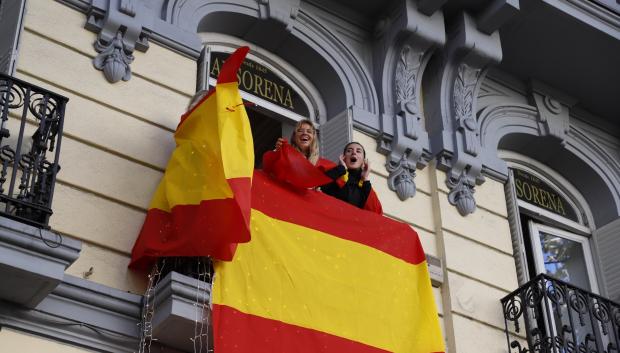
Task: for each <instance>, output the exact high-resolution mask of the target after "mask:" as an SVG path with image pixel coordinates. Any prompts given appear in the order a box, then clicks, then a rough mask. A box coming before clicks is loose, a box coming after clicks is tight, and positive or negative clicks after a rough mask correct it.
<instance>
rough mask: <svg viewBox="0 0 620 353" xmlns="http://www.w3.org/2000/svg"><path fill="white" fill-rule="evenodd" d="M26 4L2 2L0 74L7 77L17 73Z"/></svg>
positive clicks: (8, 0) (0, 16)
mask: <svg viewBox="0 0 620 353" xmlns="http://www.w3.org/2000/svg"><path fill="white" fill-rule="evenodd" d="M25 2H26V1H25V0H0V33H1V35H0V72H1V73H4V74H7V75H13V74H14V72H15V64H16V62H17V53H18V47H19V36H20V34H21V31H22V29H23V21H22V20H23V16H24V9H25Z"/></svg>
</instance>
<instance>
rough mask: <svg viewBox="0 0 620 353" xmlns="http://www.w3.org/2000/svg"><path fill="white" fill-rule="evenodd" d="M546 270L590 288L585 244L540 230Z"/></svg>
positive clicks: (560, 278) (576, 284) (579, 285)
mask: <svg viewBox="0 0 620 353" xmlns="http://www.w3.org/2000/svg"><path fill="white" fill-rule="evenodd" d="M539 234H540V245H541V247H542V252H543V259H544V263H545V272H546V273H547V274H548V275H550V276H553V277H555V278H557V279H559V280H562V281H565V282H569V283H571V284H573V285H575V286H578V287H581V288H583V289H586V290H590V289H591V288H590V281H589V280H588V270H587V268H586V261H585V258H584V253H583V246H582V245H581V244H580V243H579V242H576V241H573V240H569V239H566V238H562V237H559V236H557V235H553V234H549V233H545V232H540V233H539Z"/></svg>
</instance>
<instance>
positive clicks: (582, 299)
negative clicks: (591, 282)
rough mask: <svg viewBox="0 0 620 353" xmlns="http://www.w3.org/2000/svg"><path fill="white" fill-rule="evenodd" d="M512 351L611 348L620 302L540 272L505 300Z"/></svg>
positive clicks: (619, 331)
mask: <svg viewBox="0 0 620 353" xmlns="http://www.w3.org/2000/svg"><path fill="white" fill-rule="evenodd" d="M501 303H502V308H503V312H504V323H505V331H506V340H507V343H508V347H509V348H508V351H509V352H515V353H534V352H536V353H538V352H540V353H572V352H575V353H594V352H597V353H603V352H605V353H612V352H615V353H617V352H619V347H620V304H618V303H615V302H613V301H611V300H609V299H606V298H603V297H601V296H599V295H596V294H593V293H590V292H589V291H586V290H583V289H580V288H578V287H575V286H573V285H570V284H568V283H566V282H563V281H560V280H557V279H554V278H551V277H549V276H547V275H544V274H540V275H538V276H536V277H535V278H534V279H532V280H531V281H529V282H528V283H526V284H524V285H523V286H521V287H520V288H519V289H517V290H515V291H514V292H512V293H510V294H509V295H507V296H506V297H504V298H502V299H501Z"/></svg>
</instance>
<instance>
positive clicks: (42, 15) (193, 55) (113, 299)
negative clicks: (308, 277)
mask: <svg viewBox="0 0 620 353" xmlns="http://www.w3.org/2000/svg"><path fill="white" fill-rule="evenodd" d="M0 28H2V31H1V32H0V33H2V34H0V51H1V52H0V68H1V70H2V71H3V72H4V73H6V74H8V75H10V76H12V77H14V78H17V79H18V80H19V81H10V79H9V78H7V77H8V76H3V78H2V80H3V81H2V82H4V83H3V84H2V85H1V86H0V94H2V104H3V107H4V108H3V110H2V113H3V117H2V121H3V124H2V129H7V131H10V132H11V134H10V136H6V135H4V134H3V133H0V134H1V135H2V138H3V140H0V141H2V142H1V143H2V145H3V146H4V145H7V146H9V147H11V146H12V147H11V148H12V149H11V148H8V149H7V150H5V149H3V146H2V147H0V155H2V157H1V158H0V159H1V160H2V161H3V162H5V161H6V163H5V164H4V167H3V171H9V172H10V171H12V169H13V165H15V166H17V165H18V164H19V163H17V162H20V161H21V160H15V161H16V162H15V164H12V162H11V158H13V157H15V156H14V154H15V150H17V151H19V149H18V148H17V147H16V146H21V144H22V142H20V141H22V139H18V135H19V134H18V133H17V132H18V131H20V128H21V130H22V131H25V134H24V136H25V137H24V141H26V142H24V143H26V144H27V143H30V144H32V145H34V146H36V141H37V140H36V139H35V138H31V136H35V135H36V134H34V133H33V131H34V130H36V129H35V128H34V127H36V126H39V128H38V130H36V131H47V130H45V129H44V128H42V127H41V126H42V125H41V122H40V121H41V119H40V118H39V115H37V114H36V112H37V111H40V110H37V109H38V108H36V104H35V108H33V109H31V110H30V112H31V113H32V114H33V116H26V115H27V114H26V113H27V112H26V111H27V110H28V109H26V108H28V107H27V106H28V104H29V103H32V102H35V98H32V99H31V98H28V99H26V97H31V96H30V94H31V93H32V92H34V93H37V92H38V94H41V95H42V96H43V97H47V98H44V104H50V102H55V103H54V104H55V105H54V106H53V107H54V108H53V109H52V110H54V112H55V113H54V114H56V113H57V114H59V115H60V116H64V125H63V123H61V124H60V125H59V128H58V127H55V128H54V129H55V130H54V129H53V131H58V129H59V131H60V134H58V136H60V135H62V146H60V142H59V141H60V137H57V136H56V133H52V134H51V135H50V136H51V137H49V138H47V140H44V145H45V143H49V141H52V140H53V139H56V140H54V141H58V145H57V146H56V147H57V149H56V150H54V151H53V152H52V151H51V150H52V149H53V148H49V146H48V145H46V146H48V147H46V148H43V149H41V151H43V152H41V153H46V151H47V152H49V153H52V154H53V153H57V154H56V157H57V161H58V164H59V165H60V167H61V169H60V171H59V172H58V174H57V176H56V177H55V180H51V181H52V183H53V184H52V185H54V186H53V187H52V191H53V202H52V200H51V196H48V197H47V199H46V200H48V199H49V202H51V211H52V212H53V214H52V215H51V217H50V216H49V214H48V213H45V212H43V213H44V215H43V216H38V217H39V218H36V217H35V218H36V219H35V220H34V221H33V218H32V217H33V216H32V214H25V215H24V214H20V211H19V210H20V209H21V208H20V207H17V206H15V205H21V204H20V203H19V202H17V201H10V200H8V199H6V198H2V201H1V203H2V205H1V206H2V208H3V209H5V211H4V212H3V214H4V216H3V217H2V218H1V219H0V225H1V227H0V254H1V255H0V264H1V265H2V266H0V272H1V276H2V278H3V279H6V282H5V281H3V282H5V286H3V287H4V288H2V289H0V299H2V301H0V327H1V330H0V347H3V348H2V351H6V352H18V351H21V352H87V351H104V352H134V351H137V350H138V342H139V335H140V328H139V325H138V324H139V322H140V319H141V317H142V314H143V313H141V308H142V301H143V298H144V296H143V295H144V294H145V290H146V289H147V286H148V280H149V278H148V277H147V275H146V274H144V273H136V272H132V271H130V270H128V269H127V264H128V263H129V256H130V252H131V248H132V245H133V242H134V240H135V239H136V237H137V235H138V233H139V231H140V227H141V225H142V222H143V220H144V216H145V213H146V209H147V207H148V205H149V201H150V198H151V195H152V193H153V191H154V190H155V187H156V185H157V183H158V182H159V179H160V177H161V175H162V173H163V170H164V168H165V166H166V162H167V159H168V157H169V155H170V153H171V151H172V149H173V148H174V141H173V138H172V134H173V132H174V130H175V128H176V126H177V124H178V122H179V117H180V115H181V114H182V113H183V112H184V110H185V108H186V106H187V103H188V101H189V99H190V98H191V97H192V95H193V94H194V92H196V90H199V89H204V88H207V87H209V86H210V85H213V83H214V77H216V76H217V72H218V68H219V65H220V64H221V62H222V60H223V59H224V58H225V57H226V56H227V55H228V54H229V53H231V52H232V51H233V50H234V49H235V48H237V47H239V46H242V45H248V46H249V47H250V48H251V51H250V54H249V56H248V60H247V61H246V63H245V64H244V66H243V67H242V70H241V71H240V73H239V81H240V88H241V90H242V91H243V95H244V98H245V99H246V100H248V101H250V102H253V103H255V105H254V106H252V107H249V108H248V114H249V115H250V119H251V122H252V129H253V132H254V139H255V151H256V154H257V155H260V154H261V153H262V152H263V151H266V150H268V149H271V148H272V147H273V143H274V142H275V139H276V138H277V137H279V136H288V135H289V134H290V132H291V130H292V128H293V126H294V124H295V122H296V121H298V120H300V119H302V118H309V119H311V120H312V121H314V122H315V124H316V126H317V127H318V130H319V133H320V137H321V151H322V154H323V156H325V157H326V158H330V159H332V160H337V156H338V155H339V153H340V149H341V147H342V146H344V144H345V143H346V142H348V141H351V140H355V141H359V142H361V143H362V144H363V145H364V146H365V147H366V151H367V153H368V159H369V161H370V165H371V168H372V183H373V186H374V188H375V189H376V191H377V192H378V194H379V198H380V199H381V201H382V203H383V206H384V211H385V213H386V215H387V216H388V217H390V218H394V219H397V220H400V221H402V222H406V223H409V224H411V225H412V227H414V228H415V229H416V231H417V232H418V234H419V235H420V239H421V240H422V243H423V245H424V248H425V251H426V252H427V254H428V255H429V263H431V264H432V266H431V272H432V273H433V279H434V282H433V285H434V293H435V297H436V301H437V305H438V308H439V314H440V316H441V318H440V322H441V324H442V328H443V331H444V337H445V340H446V347H447V351H449V352H459V353H468V352H507V351H509V352H525V350H523V349H525V348H526V347H527V349H529V351H536V352H538V351H545V350H544V349H543V348H541V347H552V348H548V349H556V351H557V352H560V351H561V349H565V351H570V350H566V349H567V348H566V347H569V346H570V344H571V343H570V342H572V344H574V346H579V345H580V344H581V345H582V347H584V349H592V348H594V347H598V348H599V349H601V348H603V349H605V350H606V351H607V352H613V351H614V350H615V351H618V350H620V347H618V345H619V344H620V339H619V337H618V335H620V331H619V327H620V306H618V304H617V303H618V302H620V262H619V261H618V260H617V259H618V257H617V255H616V253H617V251H618V250H619V249H620V120H619V119H620V105H618V104H617V101H618V98H620V65H619V63H620V5H619V4H618V3H617V2H616V1H613V0H592V1H585V0H545V1H543V0H521V1H519V0H509V1H499V0H480V1H456V0H440V1H429V0H418V1H414V0H391V1H383V2H375V1H349V0H338V1H326V0H312V1H305V0H257V1H254V0H240V1H227V0H223V1H209V0H175V1H172V0H152V1H146V0H59V1H51V0H28V1H26V0H4V1H0ZM7 82H10V83H7ZM14 87H21V88H20V90H18V91H19V92H22V93H21V94H20V93H11V92H13V91H12V89H13V88H14ZM34 93H33V94H34ZM18 97H22V99H23V104H21V105H20V104H19V103H18V101H19V99H17V98H18ZM66 98H68V101H66ZM24 106H25V107H26V108H23V107H24ZM61 107H62V109H60V108H61ZM9 108H10V109H9ZM22 108H23V109H22ZM20 109H22V110H20ZM16 112H17V113H16ZM22 112H24V114H22ZM29 114H30V113H29ZM20 118H23V121H24V122H25V123H22V125H20ZM37 124H39V125H37ZM20 126H21V127H20ZM53 126H57V125H53ZM36 136H39V135H36ZM46 136H47V135H46ZM30 140H32V141H30ZM45 141H47V142H45ZM9 149H11V150H12V151H13V155H12V156H11V154H10V152H6V153H4V152H5V151H8V150H9ZM48 150H49V151H48ZM57 150H58V151H59V153H58V152H56V151H57ZM17 155H18V157H19V155H20V154H19V153H17ZM48 159H49V158H48ZM50 160H51V159H50ZM22 164H23V163H22ZM22 164H19V165H20V166H21V165H22ZM52 165H56V164H54V163H52ZM20 168H21V167H20ZM55 168H56V167H51V169H50V170H56V169H55ZM16 169H18V170H19V172H16V173H13V174H12V175H13V178H15V177H17V178H19V177H20V176H22V177H23V176H24V175H26V172H25V169H19V168H17V167H16ZM9 175H11V174H10V173H9ZM50 175H51V174H50ZM2 178H3V179H4V178H5V177H4V176H3V177H2ZM6 178H7V179H9V180H10V179H11V178H9V177H6ZM46 180H47V179H46ZM1 182H2V183H4V181H1ZM36 185H37V186H40V184H36ZM18 189H19V188H18ZM18 189H15V190H18ZM11 190H14V189H11ZM19 190H21V189H19ZM0 193H2V194H3V195H7V197H8V198H11V197H12V194H11V192H9V191H6V190H4V189H2V190H1V191H0ZM17 193H18V191H13V194H15V195H16V194H17ZM50 195H51V194H50ZM5 206H6V207H5ZM16 210H17V211H16ZM45 214H47V216H45ZM41 217H42V218H41ZM48 218H49V222H48V220H47V219H48ZM48 225H49V227H48ZM540 273H542V274H545V275H548V276H549V277H544V276H538V274H540ZM196 286H198V287H196ZM573 286H575V287H573ZM196 288H198V290H202V289H201V288H203V287H201V284H200V283H197V281H195V280H193V279H191V278H185V277H183V276H178V275H174V274H173V275H170V276H168V277H166V279H165V280H162V281H161V282H160V284H159V285H158V287H157V288H156V289H154V290H155V291H156V294H157V298H158V299H157V300H155V306H156V312H155V313H154V315H155V316H154V317H153V318H151V319H152V322H153V325H154V329H153V335H154V336H155V338H159V340H158V341H155V343H154V344H153V346H152V351H162V352H163V351H171V352H172V351H192V349H191V346H190V345H189V344H188V342H190V337H189V336H188V337H181V335H183V332H184V330H185V331H187V330H191V331H192V332H191V335H193V327H194V326H193V325H195V320H193V319H191V317H193V316H192V315H193V314H192V313H191V310H192V309H191V308H192V303H193V302H192V300H193V299H192V295H193V293H195V292H196V290H197V289H196ZM577 288H579V289H577ZM147 294H148V292H147ZM502 298H504V300H503V301H501V300H502ZM545 308H547V309H548V310H547V309H545ZM188 310H189V311H188ZM563 320H564V321H563ZM566 320H568V321H566ZM515 323H518V325H515ZM170 330H172V331H174V335H171V334H168V335H166V333H170V332H171V331H170ZM177 331H178V332H177ZM168 336H174V337H168ZM179 337H181V338H179ZM179 341H183V342H184V343H183V342H179ZM4 347H8V348H4ZM536 347H538V348H536ZM553 347H555V348H553ZM537 349H538V350H537ZM547 351H553V350H547ZM599 351H602V350H599Z"/></svg>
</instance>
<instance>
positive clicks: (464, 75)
mask: <svg viewBox="0 0 620 353" xmlns="http://www.w3.org/2000/svg"><path fill="white" fill-rule="evenodd" d="M480 72H481V70H480V69H475V68H473V67H471V66H469V65H467V64H465V63H462V64H460V65H459V66H458V69H457V75H456V79H455V81H454V91H453V97H452V99H453V107H454V118H455V119H456V122H457V127H458V130H460V131H461V132H462V133H463V135H464V136H463V137H464V142H465V143H464V147H465V152H467V153H469V154H471V155H473V156H477V155H478V153H480V142H479V141H478V135H479V133H478V124H477V123H476V117H475V115H474V100H475V98H476V96H475V89H476V85H477V83H478V79H479V78H480Z"/></svg>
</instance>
